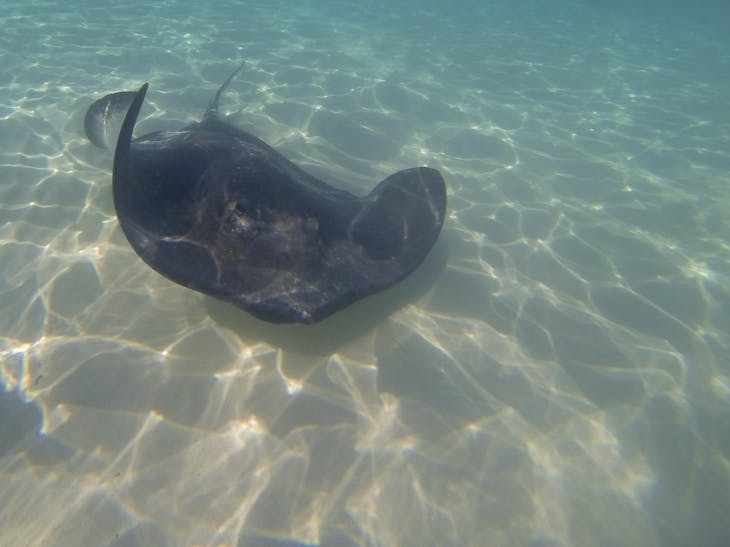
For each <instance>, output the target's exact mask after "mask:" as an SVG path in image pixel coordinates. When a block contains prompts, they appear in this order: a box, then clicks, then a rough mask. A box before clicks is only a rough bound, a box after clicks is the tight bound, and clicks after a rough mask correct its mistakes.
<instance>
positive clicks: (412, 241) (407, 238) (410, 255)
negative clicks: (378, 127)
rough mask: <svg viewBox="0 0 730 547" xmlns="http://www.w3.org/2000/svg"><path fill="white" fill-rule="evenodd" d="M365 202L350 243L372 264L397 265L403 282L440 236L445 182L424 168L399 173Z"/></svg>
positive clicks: (355, 223) (444, 199) (444, 204)
mask: <svg viewBox="0 0 730 547" xmlns="http://www.w3.org/2000/svg"><path fill="white" fill-rule="evenodd" d="M365 202H366V205H365V206H364V207H363V209H362V210H361V212H360V213H359V214H358V215H357V216H356V217H355V219H354V220H353V223H352V226H351V232H350V233H351V237H352V239H353V241H354V242H355V243H357V244H359V245H361V246H362V247H363V249H364V250H365V252H366V253H367V255H368V256H369V257H370V258H371V259H373V260H387V261H394V262H396V263H397V264H399V270H400V274H401V276H402V277H404V276H405V275H407V274H408V273H410V272H411V271H412V270H413V269H414V268H415V267H416V266H418V264H420V263H421V261H422V260H423V259H424V258H425V257H426V255H427V254H428V252H429V251H430V250H431V247H433V245H434V243H435V242H436V239H437V238H438V235H439V233H440V232H441V227H442V226H443V223H444V215H445V213H446V184H445V183H444V179H443V177H442V176H441V174H440V173H439V172H438V171H436V170H435V169H431V168H428V167H416V168H413V169H406V170H403V171H398V172H397V173H394V174H392V175H390V176H389V177H388V178H386V179H385V180H383V181H382V182H381V183H380V184H378V185H377V186H376V187H375V188H374V189H373V191H372V192H371V193H370V194H369V195H368V196H367V198H366V199H365ZM393 281H394V282H395V281H398V279H396V280H393Z"/></svg>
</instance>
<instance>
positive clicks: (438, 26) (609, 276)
mask: <svg viewBox="0 0 730 547" xmlns="http://www.w3.org/2000/svg"><path fill="white" fill-rule="evenodd" d="M73 4H74V5H69V3H61V4H60V5H59V3H57V2H32V3H20V2H10V3H8V2H5V3H4V7H3V10H4V12H5V14H4V15H3V19H2V23H1V24H2V32H1V33H0V44H1V45H2V48H1V51H0V66H2V69H0V90H1V93H0V165H1V166H2V167H1V168H0V169H1V171H0V173H1V174H0V245H1V246H0V337H1V338H0V344H1V346H0V499H1V500H2V504H1V506H0V530H1V531H2V532H1V533H2V540H0V543H3V544H4V545H44V546H53V545H58V546H61V545H63V546H66V545H95V546H97V545H109V544H112V545H140V546H148V545H246V546H249V545H254V546H255V545H274V544H276V545H283V544H284V543H276V542H277V541H284V540H289V541H290V543H285V544H286V545H294V544H298V543H294V542H301V543H321V544H322V545H331V546H346V545H383V546H385V545H388V546H391V545H413V546H416V545H490V546H500V545H505V546H506V545H518V546H519V545H532V546H547V545H550V546H557V545H561V546H562V545H576V546H581V547H586V546H594V545H641V546H651V545H670V546H671V545H676V546H686V545H704V546H711V545H722V544H723V541H724V540H723V538H727V537H730V519H729V517H728V515H730V461H729V460H728V458H730V365H729V364H728V355H730V248H729V241H730V221H729V220H728V219H729V218H730V216H729V215H728V211H730V183H729V179H728V173H730V104H728V103H729V101H730V100H729V99H728V97H730V85H729V81H728V77H729V76H728V75H730V54H729V53H728V52H729V51H730V48H729V47H728V43H727V42H724V43H722V42H719V41H718V40H721V39H723V37H722V36H721V34H720V33H719V32H714V31H713V29H712V28H711V27H703V26H702V24H701V23H699V22H697V21H694V20H692V19H688V20H673V19H672V18H671V17H669V16H667V17H663V16H662V17H657V18H656V19H654V18H649V17H647V18H643V19H642V18H640V17H639V16H638V15H637V16H636V17H635V18H629V17H626V16H625V15H624V14H622V13H621V12H620V11H618V10H617V11H614V12H611V11H598V10H596V11H588V8H586V7H585V6H581V5H571V4H568V3H566V4H561V5H559V6H558V7H560V6H562V8H561V9H557V8H556V7H555V6H554V5H553V4H550V10H555V11H548V9H547V7H546V6H545V5H542V4H541V3H535V4H534V5H532V4H528V3H522V7H520V8H516V7H513V8H507V7H501V6H499V5H498V4H497V5H495V4H494V3H484V4H488V5H489V4H491V6H492V7H486V8H485V7H480V8H477V7H474V6H472V7H471V8H469V9H468V10H467V7H468V6H467V7H464V9H465V10H467V11H464V12H459V10H458V9H456V8H453V7H451V8H439V7H438V6H436V7H434V6H433V5H431V4H428V3H426V4H424V3H413V4H412V6H411V4H409V3H404V4H400V5H399V3H392V5H391V4H390V3H389V4H388V5H387V7H383V6H379V5H378V4H375V3H370V2H355V3H342V2H337V3H335V4H334V5H327V4H324V3H315V2H312V3H301V4H300V3H296V4H295V3H292V2H260V3H257V4H254V5H251V4H244V3H240V4H239V3H237V2H216V3H202V2H201V3H193V2H187V3H183V2H172V1H167V2H166V3H161V4H157V5H154V6H142V5H137V4H134V5H130V6H121V4H120V3H110V5H109V6H101V7H92V6H91V5H90V6H89V7H84V5H83V4H79V3H73ZM90 4H91V3H90ZM198 4H200V5H198ZM481 4H482V3H479V4H477V5H481ZM505 4H508V3H507V2H505ZM214 5H215V6H217V7H213V6H214ZM295 5H296V6H297V7H293V6H295ZM465 5H466V3H465ZM93 6H98V3H97V2H95V3H93ZM6 14H8V15H6ZM644 15H646V14H644ZM672 24H674V25H678V26H677V27H672V26H671V25H672ZM725 39H726V38H725ZM242 58H243V59H246V60H247V62H248V64H247V67H246V69H245V71H244V73H243V74H242V75H241V77H240V78H239V79H238V80H237V81H236V82H234V84H233V85H231V88H230V92H228V93H227V94H226V96H225V97H224V100H223V101H222V108H223V109H224V110H225V111H226V112H227V113H229V114H231V115H232V120H233V122H234V123H236V124H238V125H239V126H241V127H243V128H244V129H248V130H250V131H252V132H254V133H255V134H257V135H259V136H260V137H262V138H263V139H265V140H267V141H268V142H270V143H271V144H273V145H274V146H277V147H278V148H279V149H280V150H282V151H283V152H284V153H285V154H287V155H288V156H290V157H291V158H292V159H293V160H295V161H296V162H298V163H299V164H301V165H302V166H304V167H305V168H306V169H308V170H310V171H311V172H313V173H314V174H316V175H318V176H321V177H323V178H325V179H326V180H329V181H340V182H341V186H343V187H344V188H346V189H348V190H350V191H354V192H358V193H365V192H367V191H368V190H369V189H370V188H371V187H372V186H373V185H374V184H375V183H376V182H377V181H379V180H381V179H382V178H383V177H385V176H386V175H388V174H389V173H391V172H393V171H395V170H397V169H399V168H403V167H409V166H414V165H421V164H427V165H430V166H432V167H436V168H438V169H440V170H441V171H442V172H443V174H444V176H445V178H446V179H447V181H448V184H449V190H450V203H449V214H450V217H449V219H448V222H447V225H446V226H445V229H444V233H443V236H442V238H441V240H440V242H439V244H438V245H437V247H436V248H435V249H434V252H433V254H432V256H431V257H430V258H429V260H428V261H427V262H426V263H425V264H424V266H423V267H422V268H421V269H420V270H419V271H418V272H417V273H416V274H415V275H414V277H413V278H411V279H409V280H407V281H406V282H404V283H402V284H401V285H399V286H397V287H395V288H394V289H392V290H390V291H388V292H387V293H385V294H383V295H380V296H376V297H374V298H371V299H368V300H366V301H364V302H362V303H361V304H359V305H356V306H353V307H352V308H350V309H348V310H346V311H345V312H343V313H340V314H337V315H336V316H334V317H332V318H331V319H330V320H328V321H325V322H324V323H322V324H319V325H316V326H313V327H290V326H275V325H267V324H264V323H261V322H258V321H256V320H254V319H252V318H250V317H249V316H247V315H245V314H244V313H242V312H240V311H238V310H235V309H233V308H230V307H228V306H226V305H224V304H221V303H219V302H217V301H214V300H212V299H210V298H207V297H204V296H202V295H200V294H197V293H194V292H191V291H188V290H185V289H183V288H181V287H179V286H176V285H173V284H172V283H170V282H167V281H166V280H165V279H163V278H161V277H160V276H159V275H157V274H156V273H154V272H153V271H152V270H151V269H149V268H148V267H146V266H145V265H144V264H143V263H142V261H141V260H139V259H138V258H137V257H136V256H135V255H134V253H133V251H132V249H131V248H130V246H129V245H128V244H127V242H126V240H125V239H124V237H123V235H122V233H121V230H120V229H119V226H118V224H117V221H116V219H115V217H114V210H113V204H112V198H111V156H110V155H109V154H108V153H105V152H103V151H100V150H97V149H95V148H94V147H92V146H91V145H90V144H89V143H88V142H87V141H86V140H85V138H84V137H83V134H82V130H81V128H82V120H83V115H84V112H85V110H86V108H87V107H88V105H89V104H90V103H91V101H92V100H93V99H95V98H98V97H99V96H101V95H103V94H105V93H108V92H111V91H117V90H122V89H135V88H136V87H137V86H139V85H140V84H141V83H142V82H144V81H149V82H150V86H151V87H150V93H149V94H148V97H149V100H148V103H147V105H146V107H145V110H143V117H144V120H143V121H142V123H141V124H140V126H139V128H138V129H139V131H140V133H142V132H144V131H152V130H157V129H172V128H175V127H179V126H180V125H182V124H184V123H186V122H189V121H192V120H195V119H197V118H199V116H200V115H201V114H202V112H203V110H204V108H205V106H206V104H207V101H208V99H209V97H210V96H211V94H212V93H213V92H214V91H215V89H216V88H217V86H218V85H219V84H220V82H221V81H222V80H223V79H224V78H225V76H226V75H227V74H228V73H229V72H230V71H231V70H232V68H234V67H235V66H236V64H237V63H238V61H239V60H240V59H242Z"/></svg>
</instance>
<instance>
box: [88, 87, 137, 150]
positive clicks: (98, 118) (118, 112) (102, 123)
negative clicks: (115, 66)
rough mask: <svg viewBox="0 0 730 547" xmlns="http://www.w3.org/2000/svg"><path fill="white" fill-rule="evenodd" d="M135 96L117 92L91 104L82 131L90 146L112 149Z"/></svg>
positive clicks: (134, 93)
mask: <svg viewBox="0 0 730 547" xmlns="http://www.w3.org/2000/svg"><path fill="white" fill-rule="evenodd" d="M136 96H137V92H136V91H119V92H117V93H110V94H109V95H105V96H104V97H102V98H101V99H98V100H96V101H94V102H93V103H92V104H91V106H90V107H89V109H88V110H87V111H86V116H85V117H84V131H86V137H87V138H88V139H89V140H90V141H91V142H92V144H94V145H96V146H98V147H99V148H112V149H113V148H114V146H115V139H116V138H117V135H118V134H119V128H120V126H121V125H122V121H123V120H124V116H125V115H126V113H127V111H128V110H129V107H130V105H131V104H132V102H133V101H134V98H135V97H136Z"/></svg>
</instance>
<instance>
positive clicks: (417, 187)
mask: <svg viewBox="0 0 730 547" xmlns="http://www.w3.org/2000/svg"><path fill="white" fill-rule="evenodd" d="M239 70H240V68H239V69H238V70H237V71H236V72H234V73H233V74H232V75H231V76H230V77H229V78H228V80H226V82H225V83H224V84H223V85H222V86H221V88H220V89H219V90H218V92H217V93H216V95H215V97H214V98H213V100H211V102H210V105H209V107H208V109H207V111H206V113H205V115H204V117H203V119H202V121H200V122H198V123H193V124H191V125H188V126H186V127H183V128H182V129H180V130H178V131H164V132H155V133H150V134H147V135H144V136H142V137H139V138H136V139H133V138H132V132H133V129H134V125H135V123H136V120H137V116H138V114H139V111H140V109H141V107H142V103H143V102H144V97H145V93H146V91H147V84H145V85H143V86H142V87H141V88H140V89H139V91H137V92H120V93H113V94H111V95H107V96H106V97H104V98H102V99H99V100H98V101H96V102H95V103H94V104H93V105H92V106H91V107H90V108H89V111H88V113H87V116H86V120H85V127H86V132H87V135H88V136H89V138H90V140H92V142H94V143H95V144H97V145H102V146H103V145H104V137H103V134H104V128H105V127H106V126H107V122H108V120H109V119H110V118H111V114H112V113H113V112H115V111H116V112H120V111H121V112H122V113H123V112H124V111H126V115H125V116H124V121H123V123H122V126H121V131H120V132H119V136H118V139H117V142H116V149H115V153H114V169H113V194H114V206H115V209H116V213H117V217H118V219H119V222H120V224H121V227H122V230H123V231H124V234H125V236H126V237H127V239H128V240H129V243H130V244H131V245H132V247H133V248H134V250H135V252H136V253H137V254H138V255H139V256H140V257H141V258H142V260H144V261H145V262H146V263H147V264H148V265H150V266H151V267H152V268H154V269H155V270H156V271H157V272H159V273H160V274H162V275H164V276H165V277H167V278H168V279H170V280H172V281H174V282H176V283H179V284H180V285H184V286H186V287H189V288H191V289H194V290H196V291H200V292H202V293H205V294H208V295H211V296H214V297H217V298H220V299H223V300H226V301H228V302H231V303H233V304H235V305H237V306H239V307H240V308H243V309H244V310H246V311H248V312H250V313H251V314H253V315H255V316H257V317H259V318H261V319H264V320H266V321H271V322H300V323H312V322H316V321H319V320H321V319H322V318H324V317H326V316H328V315H330V314H332V313H333V312H335V311H337V310H339V309H342V308H344V307H345V306H347V305H349V304H351V303H352V302H354V301H356V300H358V299H360V298H363V297H365V296H367V295H369V294H372V293H375V292H377V291H380V290H382V289H385V288H386V287H389V286H391V285H393V284H395V283H397V282H398V281H400V280H402V279H403V278H404V277H405V276H407V275H408V274H409V273H410V272H412V271H413V270H414V269H415V268H416V267H417V266H418V265H419V264H420V263H421V261H422V260H423V259H424V258H425V257H426V255H427V254H428V252H429V251H430V249H431V248H432V246H433V245H434V243H435V241H436V239H437V237H438V234H439V232H440V230H441V226H442V224H443V221H444V213H445V206H446V189H445V185H444V181H443V178H442V177H441V175H440V174H439V172H438V171H436V170H434V169H430V168H426V167H417V168H413V169H407V170H404V171H399V172H397V173H395V174H393V175H391V176H389V177H387V178H386V179H385V180H383V181H382V182H380V183H379V184H378V185H377V186H376V187H375V188H374V189H373V190H372V191H371V192H370V193H369V194H367V195H366V196H364V197H358V196H355V195H353V194H350V193H349V192H345V191H343V190H338V189H336V188H333V187H331V186H329V185H328V184H326V183H324V182H322V181H320V180H318V179H317V178H315V177H313V176H311V175H309V174H308V173H306V172H305V171H303V170H302V169H300V168H299V167H297V166H296V165H294V164H293V163H292V162H290V161H289V160H287V159H286V158H285V157H284V156H283V155H281V154H280V153H278V152H277V151H276V150H274V149H273V148H272V147H270V146H269V145H267V144H266V143H265V142H263V141H262V140H261V139H259V138H257V137H255V136H253V135H251V134H249V133H246V132H245V131H242V130H240V129H237V128H236V127H233V126H232V125H230V124H228V123H226V122H225V121H223V120H222V119H221V118H220V116H219V115H218V103H219V99H220V95H221V93H222V92H223V90H224V89H225V88H226V86H227V85H228V84H229V82H230V81H231V79H232V78H233V76H234V75H235V74H236V73H237V72H238V71H239Z"/></svg>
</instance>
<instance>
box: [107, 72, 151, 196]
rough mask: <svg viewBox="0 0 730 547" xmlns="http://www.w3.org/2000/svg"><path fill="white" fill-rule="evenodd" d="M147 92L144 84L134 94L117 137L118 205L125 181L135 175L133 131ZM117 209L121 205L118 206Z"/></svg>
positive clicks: (114, 181) (115, 173) (114, 183)
mask: <svg viewBox="0 0 730 547" xmlns="http://www.w3.org/2000/svg"><path fill="white" fill-rule="evenodd" d="M146 94H147V84H144V85H143V86H142V87H140V88H139V91H137V92H136V93H135V94H134V99H133V100H132V103H131V104H130V105H129V109H128V110H127V114H126V115H125V116H124V122H123V123H122V128H121V129H120V131H119V136H118V137H117V146H116V149H115V150H114V170H113V175H112V186H113V191H114V204H115V206H117V205H118V204H117V200H118V196H119V193H120V191H121V189H122V187H123V186H124V184H125V183H128V182H129V180H130V179H131V178H132V177H133V176H134V174H133V170H132V162H131V147H132V133H133V131H134V125H135V124H136V123H137V116H139V111H140V110H141V109H142V103H143V102H144V97H145V95H146ZM117 209H119V207H118V206H117Z"/></svg>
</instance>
